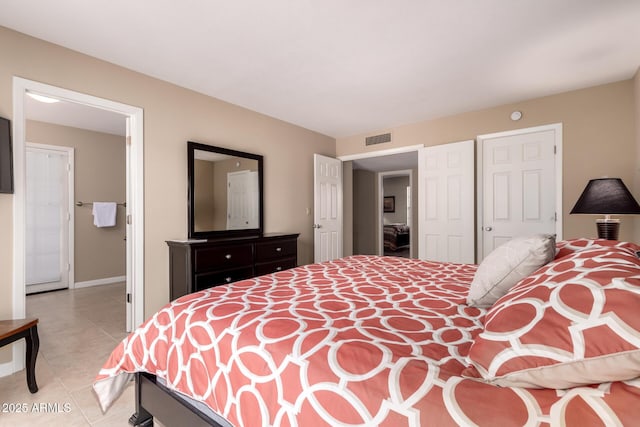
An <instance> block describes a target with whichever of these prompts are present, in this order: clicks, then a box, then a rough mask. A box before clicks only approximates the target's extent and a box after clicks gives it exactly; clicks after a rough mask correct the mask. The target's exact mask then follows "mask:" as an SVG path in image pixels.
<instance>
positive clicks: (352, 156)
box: [337, 144, 424, 162]
mask: <svg viewBox="0 0 640 427" xmlns="http://www.w3.org/2000/svg"><path fill="white" fill-rule="evenodd" d="M422 147H424V145H423V144H419V145H407V146H406V147H398V148H389V149H387V150H379V151H369V152H367V153H356V154H347V155H345V156H338V157H337V159H338V160H342V161H343V162H348V161H350V160H360V159H368V158H371V157H382V156H390V155H392V154H401V153H410V152H412V151H418V150H419V149H420V148H422Z"/></svg>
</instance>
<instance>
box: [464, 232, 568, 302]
mask: <svg viewBox="0 0 640 427" xmlns="http://www.w3.org/2000/svg"><path fill="white" fill-rule="evenodd" d="M555 254H556V242H555V237H554V236H552V235H550V234H536V235H533V236H528V237H516V238H515V239H513V240H510V241H508V242H507V243H505V244H503V245H500V246H498V247H497V248H495V249H494V250H493V252H491V253H490V254H489V255H487V257H486V258H485V259H484V260H483V261H482V262H481V263H480V265H479V266H478V270H477V271H476V274H475V276H474V277H473V281H472V282H471V289H470V290H469V295H468V296H467V304H469V305H471V306H474V307H491V306H492V305H493V303H495V302H496V301H497V300H498V298H500V297H501V296H503V295H505V294H506V293H507V292H508V291H509V289H511V288H512V287H513V286H514V285H515V284H516V283H518V282H519V281H520V280H522V279H524V278H525V277H527V276H529V275H530V274H531V273H533V272H534V271H536V270H537V269H538V268H540V267H542V266H543V265H545V264H546V263H548V262H549V261H551V260H552V259H553V258H554V257H555Z"/></svg>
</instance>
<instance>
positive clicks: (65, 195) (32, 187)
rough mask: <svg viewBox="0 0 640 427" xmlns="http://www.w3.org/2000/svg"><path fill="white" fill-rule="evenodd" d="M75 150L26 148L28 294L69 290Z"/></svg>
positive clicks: (26, 282)
mask: <svg viewBox="0 0 640 427" xmlns="http://www.w3.org/2000/svg"><path fill="white" fill-rule="evenodd" d="M72 150H73V149H69V148H67V147H59V148H56V147H52V148H51V149H48V148H45V146H43V145H39V144H28V145H27V147H26V152H25V153H26V158H25V160H26V170H25V175H26V191H25V193H26V207H25V213H26V241H25V251H26V257H25V264H26V265H25V268H26V271H25V285H26V293H27V294H30V293H34V292H43V291H50V290H54V289H64V288H68V287H69V270H70V264H69V263H70V253H69V227H70V219H71V217H70V210H69V203H70V194H69V189H70V187H72V182H71V181H70V180H71V163H70V158H71V156H72V154H70V152H71V153H72Z"/></svg>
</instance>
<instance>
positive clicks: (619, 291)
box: [464, 241, 640, 389]
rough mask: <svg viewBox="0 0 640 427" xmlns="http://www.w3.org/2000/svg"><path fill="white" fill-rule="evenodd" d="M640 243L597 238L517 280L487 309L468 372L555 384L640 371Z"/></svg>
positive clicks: (510, 382) (518, 382)
mask: <svg viewBox="0 0 640 427" xmlns="http://www.w3.org/2000/svg"><path fill="white" fill-rule="evenodd" d="M639 249H640V247H638V246H636V245H634V244H630V243H626V244H624V245H615V246H611V245H609V244H599V243H598V242H597V241H596V242H591V243H590V244H589V245H588V246H587V247H585V248H584V249H582V250H577V251H575V252H573V253H570V254H567V255H565V256H563V257H561V258H558V259H556V260H555V261H553V262H551V263H549V264H547V265H546V266H545V267H543V268H541V269H539V270H538V271H537V272H536V273H535V274H534V275H532V276H530V277H528V278H526V279H524V280H523V281H522V282H520V283H519V284H518V285H516V286H514V287H513V288H512V289H511V290H510V291H509V293H508V294H507V295H505V296H504V297H502V298H501V299H500V300H498V301H497V302H496V304H495V305H494V306H493V307H492V308H491V309H490V310H489V311H488V312H487V315H486V317H485V330H484V331H483V332H482V333H480V334H479V335H478V336H477V337H476V339H475V340H474V342H473V344H472V345H471V348H470V350H469V356H468V357H469V361H470V362H471V364H472V366H471V367H469V368H467V369H466V370H465V372H464V374H465V375H466V376H468V377H475V378H482V379H484V380H485V381H487V382H489V383H492V384H496V385H500V386H513V387H532V388H555V389H564V388H570V387H575V386H581V385H587V384H598V383H602V382H609V381H624V380H629V379H632V378H635V377H638V376H640V260H639V259H638V257H637V256H636V254H635V251H637V250H639Z"/></svg>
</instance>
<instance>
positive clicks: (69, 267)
mask: <svg viewBox="0 0 640 427" xmlns="http://www.w3.org/2000/svg"><path fill="white" fill-rule="evenodd" d="M67 271H71V263H70V262H68V263H67Z"/></svg>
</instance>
